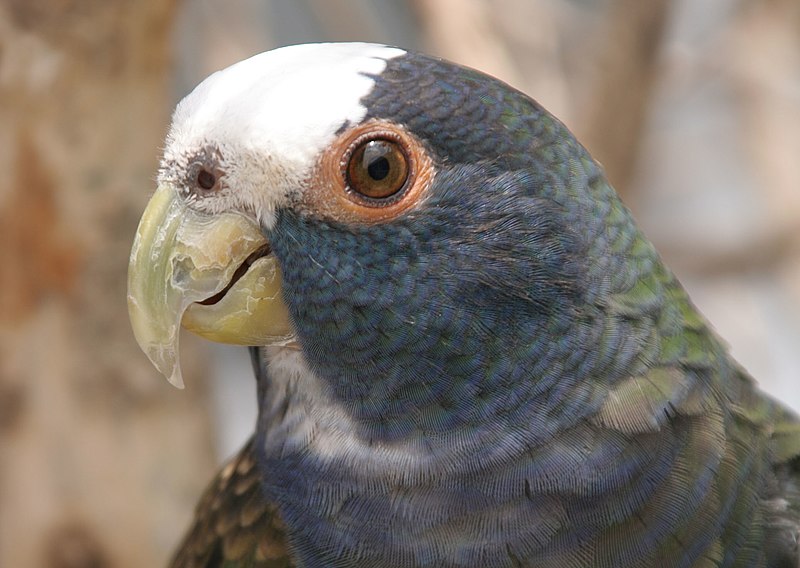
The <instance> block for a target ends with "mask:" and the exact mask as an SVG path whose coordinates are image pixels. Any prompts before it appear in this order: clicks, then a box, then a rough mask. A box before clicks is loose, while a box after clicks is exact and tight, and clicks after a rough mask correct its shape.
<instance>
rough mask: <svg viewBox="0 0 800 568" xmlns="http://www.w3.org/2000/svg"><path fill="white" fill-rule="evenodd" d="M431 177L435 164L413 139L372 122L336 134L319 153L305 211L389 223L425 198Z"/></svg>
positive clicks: (389, 124) (395, 127) (397, 128)
mask: <svg viewBox="0 0 800 568" xmlns="http://www.w3.org/2000/svg"><path fill="white" fill-rule="evenodd" d="M384 160H385V161H384ZM370 168H372V171H370ZM433 175H434V168H433V160H432V159H431V156H430V155H429V154H428V151H427V149H426V148H425V147H424V146H423V145H422V143H421V142H420V141H419V140H418V139H417V138H416V137H414V136H413V135H412V134H411V133H409V132H408V131H406V130H405V128H403V127H402V126H400V125H398V124H395V123H393V122H389V121H385V120H377V119H375V120H370V121H367V122H364V123H362V124H359V125H358V126H355V127H352V128H350V129H348V130H345V131H344V132H342V133H341V134H339V136H338V137H337V138H336V139H335V140H334V141H333V142H332V143H331V144H330V145H329V146H328V148H327V149H326V150H325V151H324V152H323V153H322V155H321V156H320V160H319V162H318V163H317V167H316V168H315V170H314V172H313V174H312V176H311V178H310V179H309V180H307V186H308V187H309V190H308V191H306V192H305V193H304V195H303V199H302V202H303V207H304V209H306V210H307V211H308V212H309V213H311V214H313V215H318V216H321V217H327V218H330V219H334V220H338V221H343V222H348V223H360V224H373V223H379V222H383V221H388V220H391V219H393V218H395V217H397V216H398V215H400V214H401V213H403V212H404V211H407V210H408V209H410V208H412V207H414V206H416V205H417V204H418V203H419V202H420V201H421V200H422V199H423V198H424V196H425V194H426V193H427V189H428V187H430V185H431V181H432V180H433ZM312 188H313V189H312Z"/></svg>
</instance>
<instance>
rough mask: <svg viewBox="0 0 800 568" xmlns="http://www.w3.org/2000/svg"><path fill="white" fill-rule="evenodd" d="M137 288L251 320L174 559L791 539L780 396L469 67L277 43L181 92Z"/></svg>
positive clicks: (571, 165)
mask: <svg viewBox="0 0 800 568" xmlns="http://www.w3.org/2000/svg"><path fill="white" fill-rule="evenodd" d="M156 186H157V189H156V190H155V193H154V194H153V195H152V196H151V198H150V201H149V203H148V205H147V207H146V209H145V211H144V213H143V216H142V218H141V220H140V223H139V227H138V229H137V233H136V236H135V239H134V243H133V248H132V251H131V256H130V264H129V272H128V296H127V302H128V311H129V315H130V319H131V325H132V327H133V330H134V335H135V337H136V340H137V342H138V343H139V345H140V346H141V348H142V350H143V351H144V352H145V354H146V355H147V357H148V358H149V359H150V360H151V362H152V363H153V364H154V366H155V367H156V368H157V369H158V370H159V371H160V372H161V373H163V374H164V375H165V376H166V377H167V378H168V379H169V380H170V382H172V383H173V384H174V385H176V386H179V387H182V386H183V379H182V375H181V370H180V360H179V344H178V339H179V334H180V331H181V328H185V329H187V330H189V331H191V332H193V333H196V334H198V335H200V336H202V337H205V338H207V339H210V340H212V341H217V342H222V343H229V344H235V345H242V346H247V347H248V349H249V351H250V355H251V360H252V363H253V367H254V370H255V376H256V382H257V395H256V396H257V404H258V417H257V421H256V425H255V431H254V434H253V435H252V437H251V438H250V440H249V441H248V442H247V444H246V445H245V447H244V449H243V450H242V451H241V452H240V453H239V454H238V455H237V456H235V457H234V458H233V459H232V460H231V461H230V462H229V463H228V464H227V465H226V466H224V468H223V469H222V471H221V472H220V473H219V474H218V475H217V477H216V478H215V479H214V480H213V481H212V483H211V485H210V486H209V487H208V489H207V490H206V493H205V494H204V496H203V497H202V498H201V499H200V502H199V504H198V505H197V508H196V512H195V518H194V521H193V523H192V525H191V527H190V528H189V529H188V532H187V533H186V536H185V538H184V541H183V543H182V544H181V545H180V547H179V548H178V551H177V552H176V553H175V556H174V557H173V560H172V565H173V566H178V567H212V566H213V567H228V568H236V567H239V568H243V567H278V566H281V567H284V566H292V567H305V568H317V567H370V568H376V567H393V568H412V567H445V568H456V567H458V568H467V567H486V568H520V567H537V568H584V567H598V568H633V567H670V568H671V567H676V568H680V567H698V568H699V567H748V568H756V567H762V568H779V567H781V568H783V567H786V568H789V567H794V568H797V567H798V566H800V551H799V550H798V541H799V540H800V419H798V417H797V416H796V415H795V414H794V413H793V412H792V411H791V410H789V409H788V408H786V407H784V406H782V405H781V404H780V403H779V402H777V401H775V400H773V399H772V398H770V397H769V396H768V395H766V394H764V393H763V392H761V391H760V390H759V388H758V386H757V385H756V383H755V381H754V379H752V378H751V377H750V375H749V374H748V373H747V371H746V370H745V369H744V368H743V367H742V366H741V365H740V364H739V363H737V362H736V361H735V360H734V359H733V358H732V356H731V355H730V353H729V348H728V347H727V345H726V344H725V343H724V342H723V340H722V339H720V338H719V337H718V336H717V334H716V332H715V331H714V330H713V329H712V328H711V326H710V324H709V323H708V322H707V321H706V320H705V319H704V317H703V316H702V315H701V314H700V313H699V311H698V310H697V308H695V306H694V305H693V304H692V301H691V300H690V298H689V296H688V295H687V292H686V291H685V290H684V288H683V287H682V286H681V284H680V283H679V282H678V280H677V279H676V277H675V276H674V275H673V273H672V272H671V271H670V270H669V269H668V268H667V267H666V266H665V264H664V262H663V261H662V260H661V258H660V257H659V255H658V253H657V251H656V250H655V248H654V246H653V245H652V244H651V242H650V241H649V240H648V239H647V238H646V237H645V236H644V234H643V233H642V231H641V230H640V229H639V228H638V226H637V224H636V222H635V221H634V220H633V218H632V214H631V213H630V211H629V210H628V209H627V208H626V207H625V206H624V205H623V203H622V202H621V200H620V198H619V197H618V196H617V194H616V193H615V191H614V189H613V188H612V187H611V185H610V184H609V182H608V181H607V179H606V176H605V174H604V172H603V169H602V167H601V166H600V165H599V164H598V163H597V162H596V161H595V160H594V159H593V158H592V157H591V156H590V154H589V153H588V151H587V150H586V149H585V148H584V147H583V146H582V145H581V144H580V143H579V142H578V141H577V139H576V138H575V137H574V136H573V135H572V133H571V132H570V131H569V130H568V129H567V127H566V126H565V125H564V124H562V123H561V122H560V121H559V120H558V119H556V118H555V117H554V116H553V115H551V114H550V113H548V112H547V111H546V110H545V109H544V108H543V107H542V106H541V105H540V104H539V103H537V102H536V101H534V100H533V99H532V98H530V97H528V96H527V95H525V94H523V93H522V92H520V91H518V90H516V89H514V88H512V87H511V86H509V85H507V84H505V83H503V82H501V81H500V80H498V79H495V78H493V77H491V76H488V75H486V74H483V73H481V72H479V71H477V70H473V69H470V68H468V67H464V66H460V65H458V64H455V63H450V62H448V61H445V60H443V59H440V58H436V57H432V56H427V55H424V54H421V53H417V52H414V51H409V50H406V49H402V48H397V47H390V46H386V45H378V44H367V43H318V44H303V45H295V46H287V47H282V48H278V49H275V50H272V51H267V52H264V53H261V54H258V55H255V56H253V57H251V58H249V59H245V60H243V61H241V62H239V63H235V64H234V65H232V66H231V67H228V68H226V69H223V70H221V71H218V72H216V73H214V74H212V75H211V76H209V77H208V78H207V79H205V80H204V81H202V82H201V83H200V84H199V85H198V86H197V87H196V88H195V89H194V90H193V91H192V92H191V93H190V94H189V95H187V96H186V97H185V98H184V99H183V100H182V101H181V102H180V103H179V104H178V106H177V107H176V109H175V111H174V114H173V116H172V123H171V126H170V129H169V132H168V134H167V137H166V142H165V145H164V150H163V158H162V160H161V164H160V168H159V172H158V177H157V184H156Z"/></svg>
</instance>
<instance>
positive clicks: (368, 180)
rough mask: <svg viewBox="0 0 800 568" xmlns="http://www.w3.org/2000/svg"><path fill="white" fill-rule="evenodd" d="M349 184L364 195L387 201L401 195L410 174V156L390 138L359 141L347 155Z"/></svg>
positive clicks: (349, 186) (346, 173)
mask: <svg viewBox="0 0 800 568" xmlns="http://www.w3.org/2000/svg"><path fill="white" fill-rule="evenodd" d="M346 167H347V169H346V171H345V175H346V178H347V180H346V181H347V186H348V188H349V189H350V191H354V192H356V193H358V194H360V195H362V196H364V197H367V198H369V199H375V200H383V199H387V198H390V197H392V196H394V195H397V194H399V193H400V192H401V191H402V190H403V188H404V187H405V185H406V182H407V181H408V177H409V175H408V174H409V164H408V156H407V155H406V152H405V151H404V150H403V148H402V146H401V145H400V144H399V143H397V142H395V141H394V140H390V139H382V138H379V139H373V140H367V141H363V142H361V143H360V144H358V145H357V146H356V147H355V149H354V150H353V151H352V153H350V155H349V158H347V166H346Z"/></svg>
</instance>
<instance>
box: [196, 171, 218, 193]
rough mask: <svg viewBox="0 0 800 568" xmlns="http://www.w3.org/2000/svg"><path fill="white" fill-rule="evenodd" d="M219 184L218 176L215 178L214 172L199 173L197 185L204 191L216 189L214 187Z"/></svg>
mask: <svg viewBox="0 0 800 568" xmlns="http://www.w3.org/2000/svg"><path fill="white" fill-rule="evenodd" d="M216 184H217V176H215V175H214V174H213V173H212V172H210V171H208V170H206V169H202V170H200V171H199V172H198V173H197V185H198V186H200V187H201V188H202V189H205V190H210V189H214V186H215V185H216Z"/></svg>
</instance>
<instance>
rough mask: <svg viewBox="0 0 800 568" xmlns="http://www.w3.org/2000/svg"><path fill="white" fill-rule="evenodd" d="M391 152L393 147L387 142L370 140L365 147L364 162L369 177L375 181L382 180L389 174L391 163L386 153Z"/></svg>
mask: <svg viewBox="0 0 800 568" xmlns="http://www.w3.org/2000/svg"><path fill="white" fill-rule="evenodd" d="M389 152H391V147H390V146H389V145H388V144H386V143H385V142H379V141H375V142H370V143H369V144H367V146H366V148H364V159H363V162H362V163H363V164H364V165H365V166H366V167H367V173H368V174H369V177H371V178H372V179H374V180H375V181H381V180H382V179H384V178H385V177H386V176H388V175H389V170H390V169H391V165H390V164H389V160H388V159H387V158H386V154H388V153H389Z"/></svg>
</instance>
